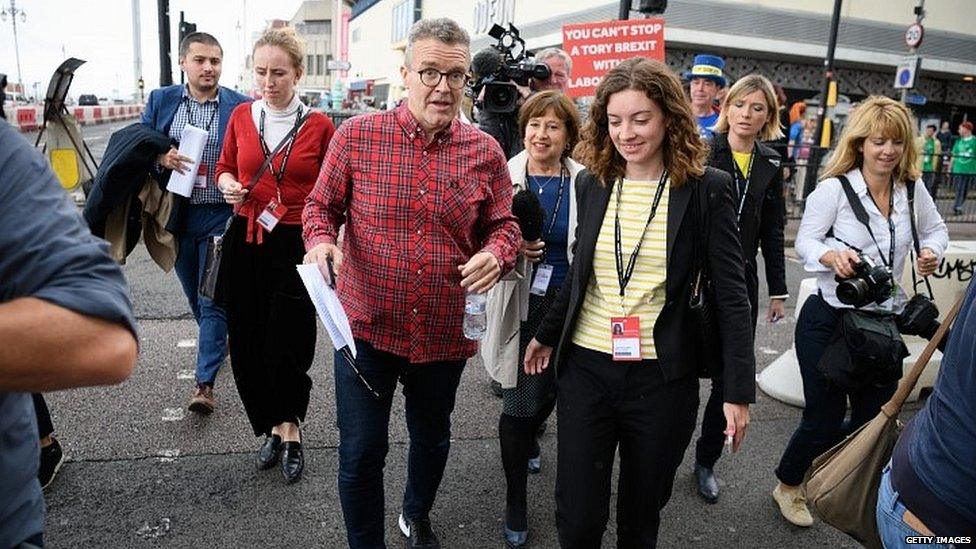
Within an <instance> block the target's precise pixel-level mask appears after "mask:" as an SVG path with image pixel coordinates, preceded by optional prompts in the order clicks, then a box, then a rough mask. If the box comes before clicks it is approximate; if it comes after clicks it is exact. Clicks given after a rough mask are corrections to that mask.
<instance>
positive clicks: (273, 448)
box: [258, 435, 281, 471]
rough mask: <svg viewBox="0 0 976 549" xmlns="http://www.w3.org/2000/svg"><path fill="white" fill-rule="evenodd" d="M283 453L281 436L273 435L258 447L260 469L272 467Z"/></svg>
mask: <svg viewBox="0 0 976 549" xmlns="http://www.w3.org/2000/svg"><path fill="white" fill-rule="evenodd" d="M280 454H281V437H279V436H278V435H271V436H270V437H268V438H266V439H265V440H264V444H262V445H261V448H259V449H258V469H260V470H262V471H264V470H265V469H270V468H272V467H274V466H275V464H276V463H278V456H279V455H280Z"/></svg>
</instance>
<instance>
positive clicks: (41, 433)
mask: <svg viewBox="0 0 976 549" xmlns="http://www.w3.org/2000/svg"><path fill="white" fill-rule="evenodd" d="M31 397H32V398H33V399H34V415H36V416H37V434H38V438H44V437H47V436H50V435H51V433H53V432H54V423H52V422H51V411H50V410H48V409H47V402H45V401H44V395H42V394H41V393H32V394H31Z"/></svg>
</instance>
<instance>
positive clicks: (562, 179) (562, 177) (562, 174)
mask: <svg viewBox="0 0 976 549" xmlns="http://www.w3.org/2000/svg"><path fill="white" fill-rule="evenodd" d="M568 180H569V174H568V173H567V172H566V167H565V166H562V165H560V166H559V191H558V193H559V194H557V195H556V207H555V208H553V209H552V218H550V219H549V228H547V229H546V232H545V234H543V235H542V241H543V242H548V241H549V236H550V235H552V228H553V227H555V226H556V218H557V217H559V207H560V206H561V205H562V203H563V189H564V188H565V186H566V181H568ZM530 181H531V180H530V179H529V164H528V162H526V164H525V184H526V186H527V187H529V191H531V190H532V186H531V184H530V183H529V182H530ZM542 189H543V187H542V185H539V190H540V191H541V190H542ZM539 194H540V195H541V194H542V193H541V192H540V193H539ZM546 248H547V249H546V250H544V251H543V252H542V261H540V263H544V262H545V260H546V255H547V252H548V246H547V247H546Z"/></svg>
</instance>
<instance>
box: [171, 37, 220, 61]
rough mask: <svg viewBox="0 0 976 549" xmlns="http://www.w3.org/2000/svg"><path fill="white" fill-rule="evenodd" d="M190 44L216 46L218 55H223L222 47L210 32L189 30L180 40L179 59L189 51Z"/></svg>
mask: <svg viewBox="0 0 976 549" xmlns="http://www.w3.org/2000/svg"><path fill="white" fill-rule="evenodd" d="M190 44H203V45H205V46H217V49H219V50H220V56H221V57H223V56H224V48H223V46H221V45H220V42H218V41H217V39H216V38H214V37H213V35H212V34H207V33H205V32H191V33H190V34H188V35H186V36H185V37H184V38H183V41H182V42H180V59H183V58H185V57H186V54H188V53H190Z"/></svg>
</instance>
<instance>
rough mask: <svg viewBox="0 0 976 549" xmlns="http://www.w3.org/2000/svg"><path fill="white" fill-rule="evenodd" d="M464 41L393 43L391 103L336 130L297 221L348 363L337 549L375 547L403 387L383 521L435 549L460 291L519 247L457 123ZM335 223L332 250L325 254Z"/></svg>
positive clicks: (445, 28)
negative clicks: (397, 395)
mask: <svg viewBox="0 0 976 549" xmlns="http://www.w3.org/2000/svg"><path fill="white" fill-rule="evenodd" d="M470 43H471V41H470V38H469V37H468V33H467V32H466V31H465V30H464V29H462V28H461V26H460V25H458V24H457V23H456V22H455V21H452V20H450V19H446V18H441V19H422V20H420V21H418V22H416V23H414V25H413V27H411V29H410V33H409V36H408V38H407V46H406V50H405V52H404V62H403V66H402V67H401V69H400V74H401V76H402V77H403V82H404V85H405V87H406V89H407V98H406V101H404V102H403V104H401V105H400V106H399V107H397V108H395V109H393V110H389V111H380V112H375V113H368V114H364V115H362V116H357V117H354V118H351V119H349V120H347V121H346V122H344V123H343V124H342V125H341V126H340V127H339V129H338V131H336V134H335V137H334V138H333V140H332V144H331V145H330V146H329V151H328V154H327V155H326V157H325V161H324V162H323V165H322V171H321V173H320V174H319V178H318V181H317V182H316V184H315V188H314V189H313V191H312V194H311V195H309V197H308V202H307V204H306V206H305V210H304V213H303V221H304V228H305V232H304V237H305V246H306V248H307V249H308V253H307V254H306V256H305V262H306V263H314V264H317V265H318V266H319V269H320V270H321V271H322V273H323V276H325V277H327V278H328V277H329V276H330V275H329V269H328V261H329V260H332V261H333V262H334V264H335V269H336V274H337V275H338V295H339V299H340V301H341V302H342V304H343V306H344V307H345V310H346V312H347V313H348V315H349V320H350V324H351V326H352V334H353V336H354V337H355V345H356V349H357V351H358V354H357V356H356V361H355V362H356V366H357V367H358V369H359V371H360V372H361V373H362V375H363V376H364V378H365V379H367V380H368V381H369V383H370V385H371V387H372V389H373V391H375V393H376V394H373V393H371V392H370V390H369V389H367V388H366V386H365V384H364V383H362V381H361V380H360V379H359V378H358V377H357V376H356V375H355V373H354V372H353V369H352V366H351V365H350V364H349V362H347V360H346V357H345V356H343V354H342V353H338V352H337V353H336V355H335V361H334V366H335V384H336V391H335V393H336V420H337V424H338V427H339V478H338V484H339V500H340V502H341V503H342V513H343V517H344V518H345V524H346V539H347V542H348V544H349V546H350V547H352V548H354V549H355V548H360V547H371V548H373V547H385V541H384V540H385V528H384V526H383V522H384V516H385V511H384V493H385V491H384V489H383V470H384V466H385V464H386V454H387V452H388V451H389V429H388V427H389V422H390V409H391V405H392V403H393V393H394V391H395V390H396V388H397V384H398V383H403V394H404V397H405V410H406V422H407V429H408V430H409V432H410V447H409V451H408V453H409V455H408V457H407V481H406V489H405V491H404V495H403V499H402V500H401V501H402V505H403V508H402V511H401V513H400V516H399V519H398V521H397V522H398V525H399V527H400V532H401V533H403V534H404V536H405V537H406V538H407V541H406V546H407V547H408V548H412V547H425V548H436V547H439V543H438V541H437V536H436V535H435V533H434V530H433V527H432V526H431V521H430V512H431V509H432V508H433V506H434V500H435V498H436V496H437V490H438V488H439V486H440V483H441V479H442V477H443V475H444V468H445V466H446V465H447V458H448V454H449V452H450V448H451V413H452V412H453V411H454V404H455V394H456V392H457V388H458V383H459V382H460V380H461V372H462V371H463V369H464V365H465V362H466V361H467V359H468V358H469V357H471V356H473V355H474V354H475V353H476V352H477V344H476V343H475V342H474V341H471V340H468V339H465V337H464V335H463V331H462V320H463V318H464V311H465V303H466V298H465V293H466V292H468V293H472V294H476V293H484V292H486V291H488V290H489V289H491V287H492V286H494V284H495V282H496V281H497V280H498V278H499V276H501V275H503V274H506V273H508V271H510V270H511V269H512V266H513V265H514V263H515V258H516V256H517V254H518V250H519V247H520V245H521V243H522V238H521V234H520V232H519V227H518V223H517V221H516V219H515V217H514V216H513V215H512V182H511V179H510V178H509V175H508V167H507V166H506V164H505V156H504V154H503V153H502V150H501V147H500V146H499V145H498V143H497V142H496V141H495V140H494V139H492V138H491V137H490V136H489V135H488V134H486V133H484V132H482V131H480V130H478V129H477V128H476V127H474V126H472V125H470V124H465V123H463V122H461V121H460V120H459V119H458V116H457V113H458V109H459V108H460V104H461V95H462V93H463V89H464V87H465V85H466V83H467V75H468V72H467V71H468V67H469V66H470V65H471V54H470V51H471V50H470V47H471V46H470ZM340 227H344V230H345V236H344V237H343V241H342V250H341V251H340V249H339V247H338V246H337V241H338V238H339V229H340Z"/></svg>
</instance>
